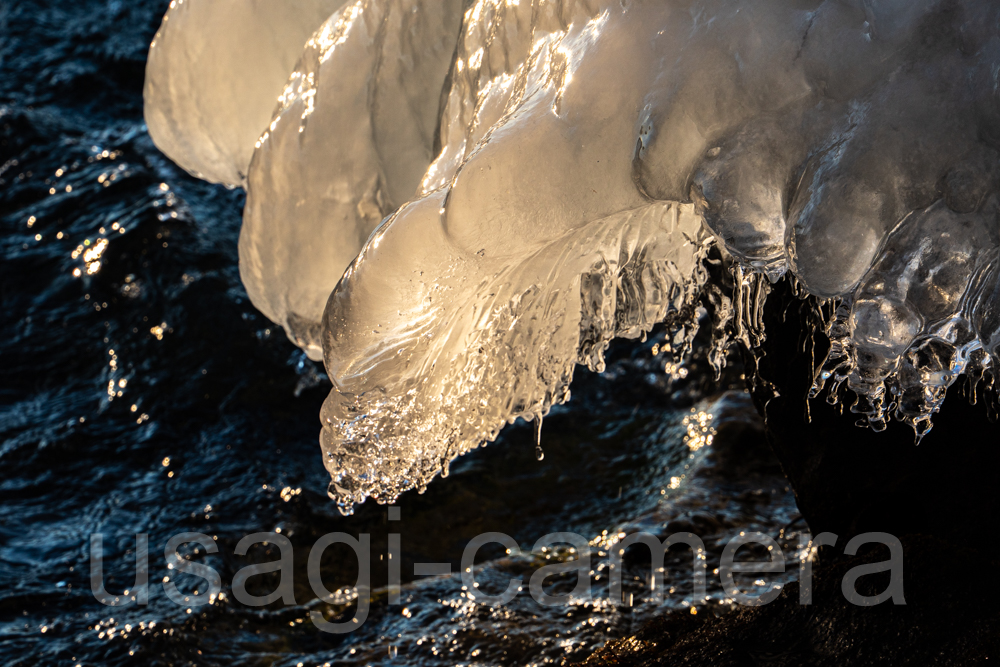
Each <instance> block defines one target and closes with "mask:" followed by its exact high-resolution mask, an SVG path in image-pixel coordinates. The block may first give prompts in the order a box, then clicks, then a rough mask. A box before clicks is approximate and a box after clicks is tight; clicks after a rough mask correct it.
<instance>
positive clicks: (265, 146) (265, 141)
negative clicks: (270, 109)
mask: <svg viewBox="0 0 1000 667" xmlns="http://www.w3.org/2000/svg"><path fill="white" fill-rule="evenodd" d="M461 17H462V13H461V1H460V0H359V1H358V2H354V3H350V4H348V5H346V6H345V7H344V8H343V9H342V10H341V11H339V12H337V13H336V14H334V15H333V16H331V17H330V18H329V19H328V20H327V21H326V22H325V23H324V24H323V25H322V26H321V27H320V28H319V30H318V31H317V32H316V33H315V34H314V35H313V36H312V37H311V38H310V39H309V41H308V43H306V45H305V51H304V52H303V54H302V56H301V58H300V59H299V61H298V64H297V65H296V66H295V70H294V72H292V75H291V77H290V79H289V80H288V82H287V83H286V85H285V88H284V90H283V92H282V94H281V99H280V104H279V106H278V108H277V109H276V111H275V115H274V118H273V120H272V121H271V123H270V125H269V126H268V127H267V129H266V131H265V132H264V133H263V135H262V136H260V138H259V140H257V142H256V150H255V152H254V156H253V161H252V162H251V164H250V172H249V177H248V188H247V192H248V194H247V204H246V208H245V209H244V214H243V229H242V231H241V234H240V274H241V276H242V278H243V284H244V285H245V286H246V288H247V292H248V293H249V295H250V298H251V300H252V301H253V303H254V305H255V306H257V308H259V309H260V310H261V311H262V312H263V313H264V314H265V315H267V316H268V317H269V318H270V319H271V320H273V321H274V322H277V323H280V324H281V325H282V326H284V327H285V330H286V331H287V332H288V335H289V337H290V338H291V339H292V340H293V341H295V343H296V344H297V345H299V346H300V347H302V348H303V349H305V350H306V352H307V353H308V354H309V356H310V357H312V358H313V359H317V360H318V359H321V358H322V347H321V346H322V343H321V341H320V334H321V329H322V325H321V320H322V316H323V308H324V307H325V305H326V301H327V298H328V297H329V296H330V292H331V291H332V290H333V288H334V286H335V285H336V284H337V281H338V280H340V277H341V275H343V273H344V269H346V268H347V265H348V264H350V262H351V260H353V259H354V258H355V256H357V254H358V251H360V250H361V246H362V245H363V244H364V242H365V240H366V239H367V238H368V236H369V235H370V234H371V232H372V230H374V229H375V227H376V226H377V225H378V223H380V222H381V221H382V219H383V218H384V217H385V216H386V215H388V214H389V213H391V212H392V211H394V210H395V209H396V208H397V207H399V206H400V205H401V204H403V203H404V202H406V201H407V200H409V199H410V198H411V197H412V196H413V195H414V194H415V192H416V190H417V186H418V185H419V183H420V180H421V178H422V177H423V175H424V172H425V171H426V170H427V167H428V165H430V162H431V159H432V158H433V149H434V139H435V134H436V131H437V125H438V110H439V107H440V99H441V95H442V89H443V86H444V82H445V78H446V77H447V75H448V70H449V67H450V65H451V61H452V56H453V54H454V50H455V40H456V39H457V37H458V30H459V25H460V22H461Z"/></svg>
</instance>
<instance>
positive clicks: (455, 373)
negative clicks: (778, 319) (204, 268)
mask: <svg viewBox="0 0 1000 667" xmlns="http://www.w3.org/2000/svg"><path fill="white" fill-rule="evenodd" d="M338 4H339V3H336V2H334V3H324V2H318V1H315V0H313V1H311V2H305V1H292V0H285V1H283V2H278V1H276V0H275V1H273V2H271V3H257V2H251V1H249V0H243V1H242V2H236V1H229V2H220V0H185V1H184V3H183V4H181V3H177V4H176V5H171V10H170V11H169V12H168V14H167V17H166V18H165V19H164V27H163V28H162V29H161V31H160V33H159V34H158V36H157V38H156V41H155V42H154V44H153V47H152V49H151V54H150V65H149V69H148V72H147V89H146V103H147V107H146V115H147V118H148V119H149V125H150V131H151V133H152V134H153V137H154V139H155V140H156V141H157V143H158V145H160V146H161V147H162V148H163V149H164V150H165V151H166V152H167V153H168V154H169V155H170V156H171V157H173V158H174V159H175V160H177V161H178V163H180V164H181V165H183V166H185V167H186V168H188V169H189V170H190V171H192V172H195V173H200V174H204V175H205V176H206V177H208V178H211V179H214V180H219V181H222V182H227V183H231V184H242V185H244V186H245V187H247V190H248V197H247V206H246V211H245V213H244V228H243V232H242V235H241V238H240V262H241V274H242V276H243V279H244V283H245V284H246V287H247V290H248V292H249V294H250V296H251V299H252V300H253V302H254V304H255V305H257V307H259V308H260V309H261V310H262V311H263V312H264V313H265V314H266V315H267V316H268V317H270V318H271V319H272V320H274V321H275V322H278V323H280V324H282V325H283V326H284V327H285V329H286V331H287V332H288V333H289V336H290V337H291V338H292V339H293V340H294V341H295V342H296V343H298V344H299V345H300V346H301V347H303V348H304V349H305V350H307V352H309V353H310V355H311V356H313V357H314V358H317V357H318V353H319V349H320V348H322V353H323V356H324V358H325V362H326V367H327V369H328V371H329V373H330V377H331V379H332V380H333V382H334V389H333V391H331V393H330V396H329V398H328V399H327V401H326V403H325V405H324V407H323V411H322V422H323V430H322V435H321V443H322V448H323V451H324V455H325V462H326V466H327V468H328V469H329V471H330V473H331V475H332V478H333V482H332V484H331V495H332V496H333V497H335V498H336V499H337V500H338V502H339V503H340V505H341V508H342V510H344V511H345V512H347V511H350V508H351V507H352V506H353V505H354V504H355V503H358V502H361V501H363V500H364V499H365V498H367V497H374V498H376V499H377V500H379V501H381V502H386V501H391V500H392V499H394V498H395V497H396V496H397V495H398V494H399V493H401V492H403V491H405V490H407V489H409V488H414V487H417V488H420V487H423V486H424V485H425V484H426V483H427V482H428V481H429V480H430V479H431V478H433V477H434V476H435V475H436V474H438V473H442V474H447V470H448V464H449V462H450V461H451V460H452V459H454V458H455V457H456V456H459V455H461V454H463V453H465V452H466V451H468V450H469V449H471V448H474V447H477V446H478V445H480V444H481V443H483V442H486V441H490V440H492V439H493V438H495V437H496V435H497V433H498V431H499V429H500V428H502V426H503V425H504V424H505V423H508V422H511V421H513V420H515V419H516V418H518V417H524V418H527V419H541V418H542V417H543V416H544V415H545V413H546V412H547V411H548V410H549V408H550V407H551V406H552V405H553V404H555V403H559V402H562V401H565V400H567V399H568V397H569V384H570V381H571V379H572V375H573V369H574V367H575V365H576V364H577V363H580V364H586V365H588V366H590V367H592V368H596V369H601V368H602V366H603V361H602V353H603V350H604V349H605V347H606V346H607V344H608V342H609V341H610V340H611V339H612V338H614V337H616V336H625V337H637V336H640V335H643V333H644V332H647V331H649V330H650V329H651V328H652V327H653V325H655V324H656V323H658V322H661V321H664V320H666V319H671V320H673V321H674V322H676V323H678V324H686V325H687V326H686V327H683V328H682V331H681V335H680V336H679V338H678V340H677V341H676V342H677V344H676V345H675V347H676V348H679V349H681V350H683V348H684V347H685V341H689V340H690V338H691V336H692V329H693V327H694V326H696V319H695V316H694V314H693V313H695V312H696V308H695V306H696V302H697V300H698V299H699V298H700V295H701V294H702V292H703V287H704V284H705V281H706V280H707V274H706V272H705V270H704V268H703V263H702V262H703V260H704V258H705V256H706V253H707V252H708V249H709V247H710V246H711V245H712V244H716V245H717V246H718V247H719V248H720V250H721V251H722V252H723V254H724V255H725V256H726V257H727V258H729V259H731V260H732V264H733V270H734V274H735V275H736V277H737V280H736V290H735V293H734V295H733V300H732V302H731V304H730V303H729V302H728V300H727V301H726V302H724V303H722V305H721V306H720V308H719V310H720V311H721V312H723V313H732V317H734V318H736V320H737V321H736V322H735V326H734V328H735V330H736V331H737V332H738V335H737V338H739V339H740V340H741V341H743V342H744V343H745V344H748V345H753V343H754V337H753V336H748V335H746V334H745V332H746V331H748V330H752V329H753V327H752V326H750V327H746V326H743V324H744V321H746V322H747V323H750V324H752V320H753V319H754V317H755V310H756V309H758V308H759V307H760V304H761V302H762V300H763V299H765V298H766V295H767V291H768V282H767V280H768V279H770V280H772V281H773V280H776V279H777V278H779V277H780V276H782V275H783V274H786V273H788V274H791V275H793V276H794V280H795V281H797V284H798V285H799V286H800V287H801V288H802V289H803V290H804V291H805V292H807V293H809V294H812V295H814V296H816V297H819V298H822V299H829V300H833V301H832V303H831V306H832V307H831V308H830V311H831V312H835V313H836V315H835V316H834V317H833V318H832V319H830V320H829V322H828V325H827V332H826V333H827V334H828V335H829V336H830V338H831V340H832V341H833V350H832V352H831V354H830V357H829V358H828V359H827V360H826V362H825V367H823V368H818V369H817V384H816V386H815V387H814V391H815V392H816V393H818V392H819V391H820V390H821V389H822V388H823V385H824V384H829V385H831V386H830V392H831V396H837V395H838V391H841V390H842V389H843V388H846V389H849V390H851V391H852V392H854V393H856V394H857V395H858V397H859V400H858V401H857V403H856V404H855V406H854V409H855V411H857V412H859V413H861V414H862V415H863V416H864V417H865V418H866V420H867V422H868V423H869V424H870V425H872V426H873V427H875V428H882V427H884V425H885V422H886V420H887V419H889V418H891V417H893V416H894V417H896V418H898V419H901V420H903V421H906V422H908V423H910V424H911V425H912V426H913V427H914V428H915V429H916V430H917V432H918V433H924V432H926V430H927V429H928V428H929V427H930V419H931V416H932V415H933V413H934V412H935V411H936V410H937V409H938V408H939V407H940V404H941V401H942V400H943V398H944V393H945V391H946V389H947V387H948V386H949V385H951V384H952V383H953V382H954V381H955V380H956V378H957V377H958V376H959V375H960V374H962V373H967V374H970V375H974V376H981V375H982V374H983V373H988V372H991V369H992V368H995V367H996V364H997V363H998V362H1000V358H998V353H1000V227H998V205H1000V200H998V193H1000V162H998V160H1000V154H998V152H997V151H998V149H1000V76H998V74H997V72H998V71H1000V6H998V5H997V3H995V2H992V1H991V0H954V1H949V2H943V1H940V0H743V1H740V2H733V1H732V0H656V1H653V0H476V1H475V2H472V3H471V4H470V3H462V2H459V0H433V1H432V0H357V1H356V2H353V3H351V2H349V3H348V4H346V5H344V6H343V7H340V8H339V9H337V10H336V11H333V10H334V9H336V5H338ZM208 7H212V8H214V9H208ZM213 11H214V12H217V13H216V14H214V15H211V16H212V18H210V19H206V18H202V19H198V20H194V19H190V18H189V19H187V22H185V19H184V18H183V17H184V16H189V17H195V16H199V15H200V14H199V13H206V14H205V16H209V15H210V13H211V12H213ZM323 11H329V12H330V15H329V17H328V18H327V19H326V22H325V23H322V25H319V24H320V22H321V21H322V19H320V21H317V20H316V18H317V16H318V15H319V14H321V13H322V12H323ZM184 12H188V14H185V13H184ZM220 24H225V25H236V26H240V30H232V31H226V30H224V31H223V35H224V36H223V37H221V38H220V37H219V32H218V30H219V25H220ZM307 24H309V25H313V27H316V26H318V29H317V31H316V32H315V33H314V34H312V36H308V35H306V34H304V32H303V31H304V30H305V28H306V27H308V26H307ZM240 31H242V33H243V34H246V35H252V38H251V39H247V38H240V37H239V36H238V33H240ZM296 39H298V41H299V43H298V45H296V44H295V43H294V42H295V40H296ZM199 45H200V46H199ZM205 45H208V46H205ZM200 48H205V49H209V48H210V52H209V51H199V49H200ZM292 52H297V53H301V56H300V58H299V60H298V62H297V64H294V65H293V64H292V63H291V60H290V59H289V56H288V54H290V53H292ZM209 53H211V54H215V55H208V54H209ZM251 60H253V63H255V64H251V63H250V61H251ZM265 65H266V67H265ZM281 67H284V68H285V69H284V71H285V74H286V75H287V76H285V85H284V88H283V89H281V86H280V85H274V83H273V81H272V79H275V78H276V77H277V75H273V76H272V74H271V73H272V72H274V71H276V70H278V69H281ZM257 68H260V69H262V70H264V69H266V71H267V72H268V73H269V74H268V76H259V77H257V76H249V77H248V76H247V73H248V72H252V71H255V69H257ZM272 111H273V113H271V112H272ZM251 151H252V154H253V157H252V159H248V157H247V156H249V155H250V154H251ZM248 162H249V167H248V168H247V163H248ZM244 175H246V177H244ZM345 270H346V271H345ZM765 333H766V332H765Z"/></svg>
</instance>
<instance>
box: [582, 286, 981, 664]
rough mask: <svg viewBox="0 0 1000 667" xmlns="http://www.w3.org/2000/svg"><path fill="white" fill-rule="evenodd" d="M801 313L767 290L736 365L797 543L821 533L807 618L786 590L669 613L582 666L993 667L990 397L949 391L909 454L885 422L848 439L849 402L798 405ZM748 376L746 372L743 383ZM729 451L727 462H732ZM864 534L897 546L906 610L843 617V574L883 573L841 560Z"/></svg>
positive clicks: (810, 356)
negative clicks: (765, 598)
mask: <svg viewBox="0 0 1000 667" xmlns="http://www.w3.org/2000/svg"><path fill="white" fill-rule="evenodd" d="M815 318H816V315H815V309H814V307H813V304H811V303H809V301H806V300H800V299H798V298H797V297H795V296H794V295H793V294H792V291H791V289H790V287H789V285H788V284H787V283H786V282H785V281H782V282H780V283H779V284H778V285H776V286H775V288H774V291H773V293H772V295H771V297H770V298H769V299H768V301H767V305H766V307H765V311H764V322H765V327H766V331H767V340H766V341H765V342H764V344H763V346H762V349H761V350H759V351H758V352H760V353H762V354H756V355H746V368H747V376H748V385H749V386H750V389H751V395H752V397H753V400H754V404H755V405H756V407H757V409H758V411H759V412H760V413H761V415H762V416H763V417H764V418H765V421H766V430H767V437H768V441H769V442H770V444H771V447H772V449H773V450H774V453H775V455H776V456H777V458H778V460H779V461H780V463H781V467H782V469H783V471H784V473H785V475H786V477H787V478H788V480H789V482H790V483H791V485H792V487H793V489H794V491H795V496H796V501H797V504H798V507H799V509H800V511H801V512H802V515H803V517H804V518H805V520H806V521H807V522H808V524H809V527H810V529H811V532H812V534H813V535H818V534H819V533H821V532H826V531H829V532H833V533H836V534H837V535H839V536H840V538H839V541H838V543H837V547H836V548H829V547H828V548H824V549H823V550H822V551H821V556H822V557H821V559H820V560H819V562H817V563H816V564H815V565H814V574H813V591H814V597H813V600H814V604H812V605H810V606H803V605H800V604H799V584H798V583H794V584H790V585H788V586H786V587H785V589H784V590H783V591H782V593H781V595H780V596H779V597H778V599H777V600H775V601H774V602H772V603H771V604H769V605H765V606H761V607H753V608H751V607H738V608H737V609H736V610H734V611H733V612H731V613H727V614H721V615H719V614H717V613H709V610H708V609H703V610H702V611H701V613H699V614H697V615H691V614H678V613H672V614H667V615H665V616H663V617H660V618H658V619H656V620H654V621H653V622H651V623H650V624H648V625H647V626H646V627H644V628H643V629H642V630H641V631H639V632H638V633H636V634H634V635H632V636H630V637H627V638H625V639H622V640H619V641H617V642H613V643H611V644H609V645H608V646H606V647H605V648H603V649H602V650H600V651H598V652H597V653H596V654H594V655H593V656H591V658H590V659H589V660H588V661H587V662H586V664H588V665H618V666H622V667H626V666H628V667H632V666H635V667H639V666H648V665H671V666H677V665H714V666H722V665H970V664H987V665H988V664H990V662H989V660H990V659H992V660H996V661H1000V608H998V606H997V604H996V602H995V600H996V599H997V597H998V594H1000V579H998V578H997V577H996V576H995V575H994V573H995V572H996V570H997V567H998V566H1000V562H998V561H997V555H998V553H1000V552H998V551H997V548H996V547H998V546H1000V530H998V528H1000V524H998V522H997V519H996V517H998V516H1000V494H997V492H996V483H995V479H996V474H997V470H998V469H1000V425H998V424H997V423H996V422H995V419H994V418H992V416H994V415H995V414H996V400H997V399H996V395H995V394H991V393H986V395H984V392H982V391H980V392H979V393H980V396H979V401H978V405H971V404H970V401H969V400H968V397H967V396H966V395H965V394H963V392H962V391H961V388H962V387H963V386H964V379H962V380H960V381H959V382H957V383H956V384H955V385H954V386H953V387H952V389H951V390H950V391H949V395H948V398H947V400H946V401H945V403H944V406H943V408H942V410H941V412H940V413H938V414H937V415H936V418H935V420H934V429H933V430H932V431H931V433H930V434H929V435H927V436H926V437H925V438H924V439H923V441H922V442H921V444H920V445H916V444H915V439H914V434H913V431H912V430H911V429H910V428H909V427H908V426H905V425H903V424H899V423H891V424H890V425H889V426H888V428H887V429H886V430H885V431H883V432H881V433H876V432H874V431H872V430H870V429H864V428H859V427H858V426H856V425H855V422H856V421H857V416H856V415H853V414H852V413H851V412H850V410H849V403H848V405H847V406H846V407H845V408H844V409H841V407H839V406H831V405H829V404H828V403H827V402H826V401H825V400H824V398H825V396H821V397H820V398H818V399H816V400H813V401H807V400H806V396H807V392H808V390H809V387H810V385H811V381H812V376H813V371H814V369H815V368H816V366H817V364H818V362H819V361H820V360H822V359H823V358H824V356H825V354H826V352H827V350H828V346H829V343H828V341H827V340H825V338H824V337H823V336H822V335H815V334H814V333H813V332H814V331H815V330H816V326H817V324H818V323H817V321H816V319H815ZM754 369H756V373H753V372H752V371H753V370H754ZM735 454H736V452H729V455H730V456H732V457H735ZM865 532H886V533H890V534H892V535H896V536H901V538H900V539H901V541H902V544H903V563H904V565H903V572H904V576H903V580H904V586H903V588H904V594H905V601H906V604H905V605H902V606H896V605H894V604H893V603H892V602H891V601H889V602H884V603H882V604H880V605H877V606H872V607H861V606H855V605H853V604H851V603H850V602H849V601H848V600H847V599H846V598H845V596H844V595H843V593H842V590H841V583H842V581H843V577H844V574H845V573H846V572H847V571H848V570H850V569H851V568H853V567H856V566H857V565H860V564H863V563H872V562H878V561H884V560H887V559H888V553H887V552H888V550H887V549H886V547H884V546H876V545H869V547H870V548H869V549H868V550H867V551H866V549H865V547H862V549H861V552H860V554H859V555H857V556H852V557H848V556H845V555H843V548H844V545H846V543H847V541H848V540H849V539H850V538H851V537H854V536H855V535H858V534H861V533H865ZM888 581H889V575H888V573H887V572H885V573H879V574H874V575H868V576H865V577H862V578H861V579H859V580H858V584H857V590H858V593H860V594H862V595H874V594H877V593H880V592H882V591H883V590H885V589H886V587H887V586H888Z"/></svg>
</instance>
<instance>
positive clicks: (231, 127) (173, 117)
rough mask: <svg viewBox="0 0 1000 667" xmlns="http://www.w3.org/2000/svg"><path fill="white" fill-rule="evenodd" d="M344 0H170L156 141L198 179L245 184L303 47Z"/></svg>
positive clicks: (157, 75) (152, 100) (162, 36)
mask: <svg viewBox="0 0 1000 667" xmlns="http://www.w3.org/2000/svg"><path fill="white" fill-rule="evenodd" d="M343 4H344V0H171V3H170V9H168V10H167V13H166V15H165V16H164V17H163V24H162V25H161V26H160V30H159V31H158V32H157V33H156V36H155V37H154V38H153V43H152V45H151V46H150V49H149V59H148V61H147V64H146V83H145V87H144V89H143V97H144V99H145V115H146V125H147V126H148V127H149V133H150V135H152V137H153V141H155V142H156V145H157V146H159V148H160V149H161V150H162V151H163V152H164V153H166V154H167V155H169V156H170V157H171V158H172V159H173V160H174V161H175V162H177V164H179V165H180V166H182V167H184V169H186V170H188V171H189V172H191V173H192V174H194V175H195V176H198V177H200V178H204V179H206V180H209V181H212V182H213V183H224V184H226V185H229V186H243V184H244V180H245V179H246V174H247V169H248V167H249V166H250V158H251V157H252V156H253V151H254V144H255V143H256V142H257V139H258V138H259V137H260V133H261V131H262V130H263V129H264V128H265V127H266V126H267V124H268V123H269V122H270V120H271V115H272V114H273V113H274V107H275V105H276V101H277V98H278V95H279V94H280V93H281V89H282V87H283V86H284V85H285V82H286V81H287V80H288V73H289V72H291V71H292V67H294V65H295V63H296V61H297V60H298V59H299V56H300V54H301V53H302V45H303V44H305V41H306V40H307V39H309V37H310V35H312V34H313V32H314V31H315V30H316V28H318V27H319V26H320V24H322V23H323V21H325V20H326V18H327V17H328V16H330V14H331V13H332V12H333V11H335V10H336V9H337V8H338V7H340V6H341V5H343Z"/></svg>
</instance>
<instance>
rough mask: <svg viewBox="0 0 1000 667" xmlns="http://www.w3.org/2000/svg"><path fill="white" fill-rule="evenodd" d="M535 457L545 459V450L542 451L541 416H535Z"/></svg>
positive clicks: (540, 459)
mask: <svg viewBox="0 0 1000 667" xmlns="http://www.w3.org/2000/svg"><path fill="white" fill-rule="evenodd" d="M535 458H536V459H538V460H539V461H542V460H544V459H545V452H543V451H542V416H541V415H538V416H537V417H535Z"/></svg>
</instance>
